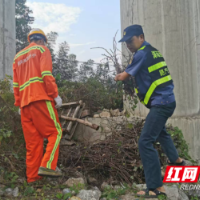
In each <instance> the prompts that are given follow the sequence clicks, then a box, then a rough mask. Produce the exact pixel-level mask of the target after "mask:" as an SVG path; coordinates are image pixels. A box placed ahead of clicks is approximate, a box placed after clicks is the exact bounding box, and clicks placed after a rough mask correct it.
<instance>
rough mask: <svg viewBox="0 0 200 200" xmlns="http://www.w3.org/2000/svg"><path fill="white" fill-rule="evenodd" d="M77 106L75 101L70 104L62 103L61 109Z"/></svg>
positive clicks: (77, 103)
mask: <svg viewBox="0 0 200 200" xmlns="http://www.w3.org/2000/svg"><path fill="white" fill-rule="evenodd" d="M77 105H79V102H78V101H76V102H70V103H63V104H62V106H61V108H66V107H73V106H77Z"/></svg>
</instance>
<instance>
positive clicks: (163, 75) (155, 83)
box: [135, 45, 172, 106]
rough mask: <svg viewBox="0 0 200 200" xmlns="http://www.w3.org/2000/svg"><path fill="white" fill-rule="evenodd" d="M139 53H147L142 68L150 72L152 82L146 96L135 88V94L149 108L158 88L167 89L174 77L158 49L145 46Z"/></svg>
mask: <svg viewBox="0 0 200 200" xmlns="http://www.w3.org/2000/svg"><path fill="white" fill-rule="evenodd" d="M138 51H145V53H146V60H145V61H144V63H143V66H142V67H144V68H146V69H147V70H148V72H149V76H150V77H151V80H152V82H151V85H150V87H149V88H148V90H147V92H146V93H145V94H142V93H141V92H140V91H139V88H138V87H137V88H135V92H136V94H137V96H138V97H139V99H140V101H141V103H143V104H144V105H145V106H147V105H148V103H150V102H149V100H150V98H151V96H152V94H153V92H154V91H155V90H156V88H158V87H165V86H167V85H169V84H171V83H172V77H171V75H170V73H169V69H168V67H167V64H166V62H165V60H164V58H163V56H162V54H161V53H160V52H159V51H158V50H157V49H156V48H154V47H152V46H151V45H147V46H143V47H142V48H140V49H139V50H138Z"/></svg>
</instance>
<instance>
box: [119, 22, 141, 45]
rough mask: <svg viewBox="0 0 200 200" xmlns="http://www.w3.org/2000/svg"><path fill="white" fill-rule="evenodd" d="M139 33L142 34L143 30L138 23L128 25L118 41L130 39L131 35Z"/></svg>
mask: <svg viewBox="0 0 200 200" xmlns="http://www.w3.org/2000/svg"><path fill="white" fill-rule="evenodd" d="M141 34H144V32H143V29H142V27H141V26H140V25H137V24H135V25H132V26H128V27H127V28H125V29H124V32H123V38H122V39H121V40H120V41H119V42H126V41H128V40H130V39H131V38H132V37H133V36H139V35H141Z"/></svg>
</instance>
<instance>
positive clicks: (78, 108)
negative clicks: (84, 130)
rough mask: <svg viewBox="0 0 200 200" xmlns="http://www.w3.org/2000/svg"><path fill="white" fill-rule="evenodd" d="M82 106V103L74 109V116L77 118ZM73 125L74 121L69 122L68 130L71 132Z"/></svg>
mask: <svg viewBox="0 0 200 200" xmlns="http://www.w3.org/2000/svg"><path fill="white" fill-rule="evenodd" d="M80 108H81V106H80V105H79V106H77V107H76V110H75V111H74V114H73V116H72V118H76V117H77V115H78V112H79V110H80ZM72 125H73V122H72V121H71V122H69V124H68V126H67V132H70V131H71V129H72Z"/></svg>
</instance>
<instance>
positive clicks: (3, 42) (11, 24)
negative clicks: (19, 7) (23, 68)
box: [0, 0, 16, 79]
mask: <svg viewBox="0 0 200 200" xmlns="http://www.w3.org/2000/svg"><path fill="white" fill-rule="evenodd" d="M15 52H16V45H15V0H0V79H3V78H5V75H6V74H7V75H11V76H12V63H13V58H14V56H15Z"/></svg>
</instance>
